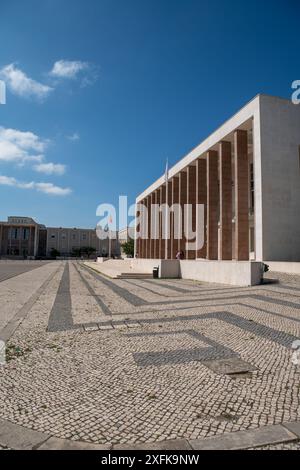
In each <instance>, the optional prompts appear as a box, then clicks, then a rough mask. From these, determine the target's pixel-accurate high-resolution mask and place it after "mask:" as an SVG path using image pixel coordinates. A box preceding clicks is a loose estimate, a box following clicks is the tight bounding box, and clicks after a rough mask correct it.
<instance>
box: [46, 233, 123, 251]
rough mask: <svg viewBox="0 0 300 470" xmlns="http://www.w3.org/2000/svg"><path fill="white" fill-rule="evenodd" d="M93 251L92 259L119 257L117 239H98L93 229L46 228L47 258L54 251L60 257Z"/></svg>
mask: <svg viewBox="0 0 300 470" xmlns="http://www.w3.org/2000/svg"><path fill="white" fill-rule="evenodd" d="M86 247H91V248H94V249H95V252H94V253H93V254H92V257H97V256H103V257H108V256H116V257H117V256H120V247H119V243H118V239H117V238H114V239H112V240H109V238H106V239H102V240H101V239H99V238H98V237H97V233H96V230H95V229H82V228H63V227H47V256H51V251H52V250H56V251H58V252H59V253H60V255H61V256H72V254H74V253H75V254H76V253H78V252H79V251H80V249H82V248H86Z"/></svg>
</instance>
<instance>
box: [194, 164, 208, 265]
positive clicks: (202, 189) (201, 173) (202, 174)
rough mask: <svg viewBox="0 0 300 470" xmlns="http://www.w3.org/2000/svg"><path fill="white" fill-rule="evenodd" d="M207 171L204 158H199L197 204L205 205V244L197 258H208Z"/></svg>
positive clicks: (199, 250)
mask: <svg viewBox="0 0 300 470" xmlns="http://www.w3.org/2000/svg"><path fill="white" fill-rule="evenodd" d="M206 178H207V170H206V160H205V159H203V158H201V159H200V158H198V160H197V162H196V200H197V204H202V205H204V227H203V228H202V230H203V231H204V234H203V235H204V244H203V246H202V248H199V249H198V251H197V258H206V249H207V230H206V225H207V184H206Z"/></svg>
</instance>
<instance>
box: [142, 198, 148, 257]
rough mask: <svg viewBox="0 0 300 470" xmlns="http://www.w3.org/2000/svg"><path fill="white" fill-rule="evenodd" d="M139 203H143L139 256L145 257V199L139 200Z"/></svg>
mask: <svg viewBox="0 0 300 470" xmlns="http://www.w3.org/2000/svg"><path fill="white" fill-rule="evenodd" d="M141 203H142V204H143V208H142V221H141V223H142V238H141V258H146V242H147V240H146V238H145V233H146V231H145V229H146V211H145V207H146V199H143V200H142V201H141Z"/></svg>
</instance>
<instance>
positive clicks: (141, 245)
mask: <svg viewBox="0 0 300 470" xmlns="http://www.w3.org/2000/svg"><path fill="white" fill-rule="evenodd" d="M144 203H145V201H144V200H142V201H140V204H141V242H140V253H139V257H140V258H144V257H145V255H144V238H143V229H144V224H145V221H144V211H143V206H144Z"/></svg>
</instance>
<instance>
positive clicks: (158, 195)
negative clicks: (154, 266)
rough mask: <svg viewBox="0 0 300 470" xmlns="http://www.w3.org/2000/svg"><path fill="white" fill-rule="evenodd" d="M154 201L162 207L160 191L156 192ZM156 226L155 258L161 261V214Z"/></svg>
mask: <svg viewBox="0 0 300 470" xmlns="http://www.w3.org/2000/svg"><path fill="white" fill-rule="evenodd" d="M154 200H155V204H157V205H158V206H160V189H157V190H156V191H155V192H154ZM155 224H157V225H156V236H157V238H156V240H155V244H154V258H155V259H159V243H160V242H159V214H158V217H157V219H156V222H155Z"/></svg>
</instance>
